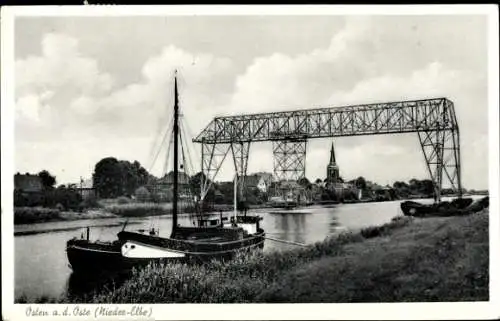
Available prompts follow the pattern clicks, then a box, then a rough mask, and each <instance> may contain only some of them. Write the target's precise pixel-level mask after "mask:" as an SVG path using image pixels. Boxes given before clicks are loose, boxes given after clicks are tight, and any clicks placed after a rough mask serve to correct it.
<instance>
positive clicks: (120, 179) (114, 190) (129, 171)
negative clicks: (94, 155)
mask: <svg viewBox="0 0 500 321" xmlns="http://www.w3.org/2000/svg"><path fill="white" fill-rule="evenodd" d="M93 178H94V187H95V188H96V190H97V192H98V193H99V195H101V197H118V196H131V195H133V194H134V192H135V190H136V189H137V188H138V187H140V186H144V185H147V184H148V182H149V181H150V180H151V179H152V178H154V176H152V175H150V174H149V173H148V171H147V170H146V169H144V168H143V167H142V166H141V164H140V163H139V162H137V161H134V162H133V163H131V162H129V161H124V160H122V161H118V160H117V159H116V158H114V157H107V158H103V159H101V160H100V161H99V162H98V163H97V164H96V166H95V169H94V174H93Z"/></svg>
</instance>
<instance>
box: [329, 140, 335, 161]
mask: <svg viewBox="0 0 500 321" xmlns="http://www.w3.org/2000/svg"><path fill="white" fill-rule="evenodd" d="M335 163H336V161H335V148H333V142H332V148H331V149H330V164H332V165H333V164H335Z"/></svg>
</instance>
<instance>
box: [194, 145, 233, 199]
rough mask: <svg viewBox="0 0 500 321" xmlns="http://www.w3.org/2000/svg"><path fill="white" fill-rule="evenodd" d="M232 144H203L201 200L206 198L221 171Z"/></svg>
mask: <svg viewBox="0 0 500 321" xmlns="http://www.w3.org/2000/svg"><path fill="white" fill-rule="evenodd" d="M229 147H230V144H206V143H202V144H201V172H202V173H203V174H204V177H203V178H202V179H201V195H200V197H201V200H203V199H205V196H206V195H207V192H208V190H209V189H210V186H211V183H212V182H213V181H214V179H215V177H216V176H217V173H218V172H219V170H220V168H221V166H222V163H223V162H224V159H226V156H227V153H228V152H229Z"/></svg>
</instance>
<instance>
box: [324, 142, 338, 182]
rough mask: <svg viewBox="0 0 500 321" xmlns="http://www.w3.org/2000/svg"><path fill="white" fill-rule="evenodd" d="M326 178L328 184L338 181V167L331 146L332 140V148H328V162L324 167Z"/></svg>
mask: <svg viewBox="0 0 500 321" xmlns="http://www.w3.org/2000/svg"><path fill="white" fill-rule="evenodd" d="M326 179H327V183H329V184H336V183H338V182H339V167H338V166H337V163H336V161H335V149H334V148H333V142H332V149H331V150H330V163H329V164H328V166H327V167H326Z"/></svg>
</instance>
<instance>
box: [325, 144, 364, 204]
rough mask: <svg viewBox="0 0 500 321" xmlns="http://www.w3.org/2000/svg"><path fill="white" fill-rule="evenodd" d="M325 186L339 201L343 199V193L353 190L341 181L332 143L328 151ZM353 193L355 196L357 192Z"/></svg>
mask: <svg viewBox="0 0 500 321" xmlns="http://www.w3.org/2000/svg"><path fill="white" fill-rule="evenodd" d="M325 186H326V188H328V189H330V190H334V191H335V193H336V195H337V196H338V197H339V198H341V199H343V198H344V193H345V192H347V191H348V190H352V189H353V188H354V187H353V186H351V185H350V184H346V183H344V182H343V181H342V178H340V172H339V166H338V165H337V161H336V160H335V148H334V146H333V142H332V147H331V149H330V162H329V163H328V165H327V167H326V185H325ZM353 192H355V195H357V191H353Z"/></svg>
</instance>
